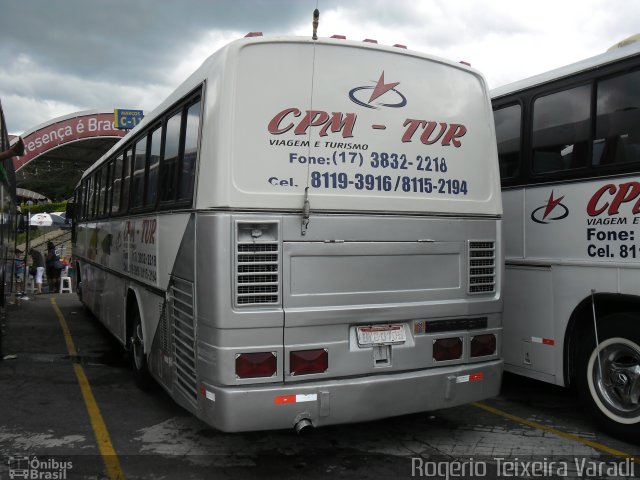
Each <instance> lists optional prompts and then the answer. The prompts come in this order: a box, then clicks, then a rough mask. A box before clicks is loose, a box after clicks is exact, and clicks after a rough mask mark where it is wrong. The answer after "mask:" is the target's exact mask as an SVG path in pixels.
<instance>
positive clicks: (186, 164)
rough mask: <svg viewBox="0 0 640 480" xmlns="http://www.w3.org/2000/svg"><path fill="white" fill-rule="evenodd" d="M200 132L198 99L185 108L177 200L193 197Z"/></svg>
mask: <svg viewBox="0 0 640 480" xmlns="http://www.w3.org/2000/svg"><path fill="white" fill-rule="evenodd" d="M199 133H200V101H199V100H198V103H195V104H193V105H191V106H190V107H189V109H188V110H187V122H186V126H185V134H184V154H183V156H182V165H181V170H180V177H179V182H180V185H179V187H178V200H191V199H192V198H193V186H194V185H193V183H194V182H193V181H194V178H195V175H196V158H197V156H198V136H199Z"/></svg>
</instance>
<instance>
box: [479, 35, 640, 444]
mask: <svg viewBox="0 0 640 480" xmlns="http://www.w3.org/2000/svg"><path fill="white" fill-rule="evenodd" d="M491 94H492V99H493V108H494V116H495V126H496V134H497V140H498V153H499V160H500V174H501V178H502V188H503V202H504V205H505V212H504V220H505V228H504V231H505V254H506V260H505V263H506V266H505V289H504V301H505V305H504V337H503V339H504V342H503V357H504V361H505V369H506V370H508V371H510V372H515V373H518V374H521V375H525V376H528V377H531V378H535V379H538V380H542V381H546V382H550V383H554V384H557V385H563V386H575V387H577V389H578V390H579V392H580V395H581V397H582V399H583V400H584V402H585V404H586V405H587V408H588V409H589V411H590V412H591V413H592V414H593V416H594V417H595V418H596V419H597V420H598V421H599V422H600V424H601V425H602V426H603V427H605V428H606V429H608V430H609V431H610V432H612V433H614V434H617V435H622V436H627V437H635V438H636V439H637V438H638V435H639V434H640V402H639V397H640V43H635V44H632V45H629V46H625V47H622V48H618V49H614V50H610V51H609V52H607V53H604V54H602V55H599V56H596V57H593V58H590V59H587V60H584V61H581V62H578V63H576V64H573V65H569V66H566V67H563V68H560V69H557V70H553V71H551V72H548V73H545V74H542V75H539V76H535V77H532V78H529V79H526V80H522V81H519V82H516V83H514V84H511V85H507V86H505V87H501V88H498V89H495V90H493V91H492V92H491Z"/></svg>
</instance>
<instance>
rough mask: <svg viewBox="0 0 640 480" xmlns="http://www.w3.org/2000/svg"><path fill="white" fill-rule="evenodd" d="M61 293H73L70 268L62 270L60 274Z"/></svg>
mask: <svg viewBox="0 0 640 480" xmlns="http://www.w3.org/2000/svg"><path fill="white" fill-rule="evenodd" d="M60 293H73V291H72V290H71V277H70V276H69V267H65V268H63V269H62V273H61V274H60Z"/></svg>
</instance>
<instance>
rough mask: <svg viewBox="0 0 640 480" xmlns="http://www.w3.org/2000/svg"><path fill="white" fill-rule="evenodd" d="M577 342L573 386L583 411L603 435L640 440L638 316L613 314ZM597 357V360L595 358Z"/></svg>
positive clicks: (639, 329)
mask: <svg viewBox="0 0 640 480" xmlns="http://www.w3.org/2000/svg"><path fill="white" fill-rule="evenodd" d="M595 338H596V337H595V334H594V332H593V328H590V329H589V332H588V333H586V332H585V334H584V335H583V336H582V337H581V338H580V339H579V342H580V344H579V346H578V355H577V365H576V366H577V372H576V373H577V377H576V385H577V387H578V393H579V394H580V398H581V400H582V402H583V403H584V405H585V407H586V408H587V410H588V411H589V412H590V414H591V415H592V416H593V418H594V419H595V420H596V422H597V423H598V424H599V425H600V427H601V428H602V429H603V430H605V431H606V432H607V433H609V434H611V435H613V436H615V437H619V438H623V439H625V440H629V441H632V442H637V441H639V440H640V401H639V398H638V397H639V395H640V316H639V315H638V314H630V313H615V314H612V315H608V316H606V317H603V318H602V319H599V320H598V342H599V345H598V347H597V348H596V339H595ZM598 356H599V357H600V358H598Z"/></svg>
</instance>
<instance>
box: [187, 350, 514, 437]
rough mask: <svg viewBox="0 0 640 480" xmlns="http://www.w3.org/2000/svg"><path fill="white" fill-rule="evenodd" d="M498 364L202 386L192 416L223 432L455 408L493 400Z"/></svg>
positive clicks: (500, 367)
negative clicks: (291, 381) (321, 379)
mask: <svg viewBox="0 0 640 480" xmlns="http://www.w3.org/2000/svg"><path fill="white" fill-rule="evenodd" d="M502 370H503V362H502V360H493V361H490V362H484V363H475V364H472V365H456V366H451V367H440V368H434V369H429V370H420V371H414V372H405V373H395V374H388V375H375V376H368V377H360V378H348V379H337V380H331V381H326V382H311V383H295V384H279V385H268V386H255V387H251V386H249V387H243V388H236V387H232V388H229V387H216V386H209V385H204V388H205V390H204V391H202V392H201V393H202V394H203V395H201V396H200V397H199V408H198V416H199V418H201V419H202V420H203V421H205V422H207V423H208V424H210V425H212V426H213V427H215V428H217V429H219V430H223V431H227V432H239V431H252V430H253V431H255V430H277V429H286V428H293V427H294V425H295V424H296V423H297V422H298V421H300V420H302V419H307V420H310V421H311V422H312V424H313V426H314V427H319V426H324V425H334V424H340V423H352V422H363V421H368V420H376V419H380V418H386V417H393V416H398V415H405V414H409V413H416V412H423V411H430V410H439V409H442V408H449V407H455V406H457V405H462V404H465V403H469V402H474V401H478V400H482V399H485V398H489V397H492V396H495V395H497V394H498V393H499V392H500V384H501V381H502Z"/></svg>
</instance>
